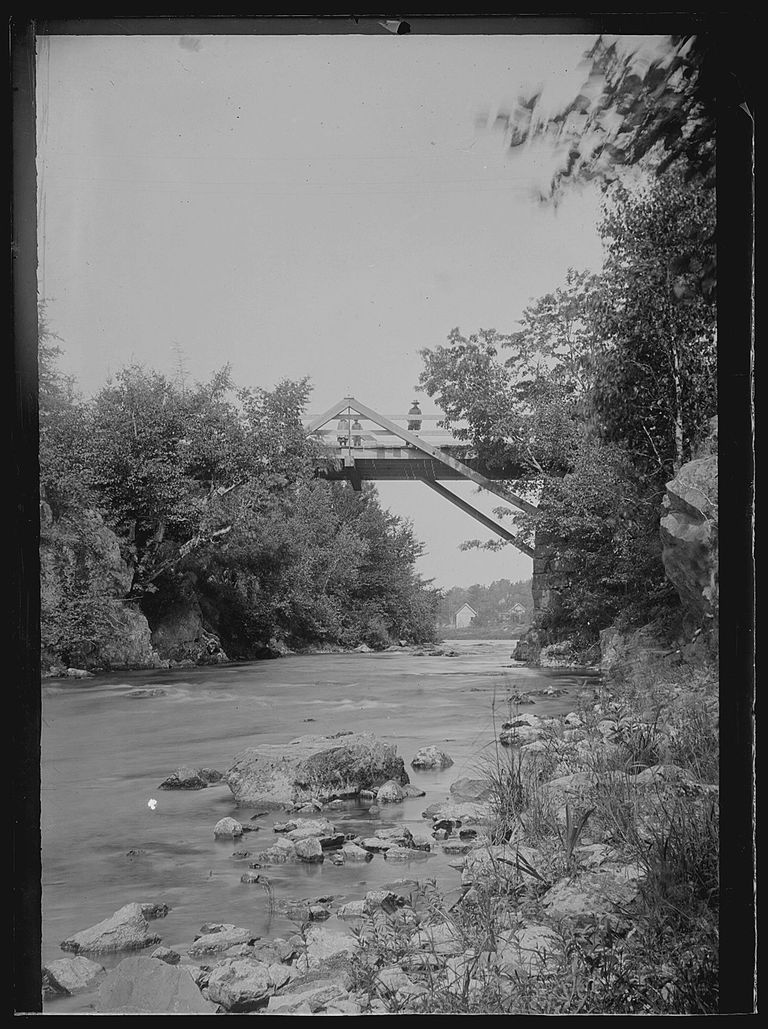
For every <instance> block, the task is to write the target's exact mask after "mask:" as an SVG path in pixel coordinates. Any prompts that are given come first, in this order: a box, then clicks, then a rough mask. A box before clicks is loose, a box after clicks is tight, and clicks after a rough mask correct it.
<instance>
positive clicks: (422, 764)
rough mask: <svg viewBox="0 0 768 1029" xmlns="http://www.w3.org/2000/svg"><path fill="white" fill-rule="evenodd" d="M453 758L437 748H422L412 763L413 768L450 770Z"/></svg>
mask: <svg viewBox="0 0 768 1029" xmlns="http://www.w3.org/2000/svg"><path fill="white" fill-rule="evenodd" d="M452 764H453V758H452V757H451V756H450V755H449V754H446V753H445V751H444V750H438V748H437V747H422V748H421V749H420V750H419V751H418V753H417V754H416V755H415V756H414V758H413V760H412V761H411V768H450V767H451V765H452Z"/></svg>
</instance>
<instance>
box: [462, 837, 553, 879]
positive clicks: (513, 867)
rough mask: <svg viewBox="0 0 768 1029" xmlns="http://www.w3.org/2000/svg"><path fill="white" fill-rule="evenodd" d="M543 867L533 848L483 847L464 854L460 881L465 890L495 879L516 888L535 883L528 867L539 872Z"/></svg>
mask: <svg viewBox="0 0 768 1029" xmlns="http://www.w3.org/2000/svg"><path fill="white" fill-rule="evenodd" d="M542 864H543V859H542V855H541V853H540V852H539V851H538V850H537V849H536V848H535V847H526V846H524V845H522V844H518V843H497V844H485V845H483V846H480V847H477V848H476V849H475V850H472V851H470V853H469V854H467V856H466V858H465V859H464V867H463V869H462V873H461V881H462V884H463V885H465V886H468V885H471V884H472V883H483V882H487V881H488V880H489V879H496V880H500V881H501V882H504V883H507V884H508V885H510V886H517V885H519V884H525V883H531V882H535V881H536V879H535V876H534V875H532V874H531V873H530V872H528V871H527V866H528V865H530V867H531V868H533V869H534V871H538V870H539V868H540V867H541V865H542Z"/></svg>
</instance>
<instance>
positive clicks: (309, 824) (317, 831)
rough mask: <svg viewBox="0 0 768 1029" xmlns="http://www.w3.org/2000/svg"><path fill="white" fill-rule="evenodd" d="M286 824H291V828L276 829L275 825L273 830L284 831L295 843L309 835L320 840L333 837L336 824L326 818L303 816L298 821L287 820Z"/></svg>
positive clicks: (307, 837)
mask: <svg viewBox="0 0 768 1029" xmlns="http://www.w3.org/2000/svg"><path fill="white" fill-rule="evenodd" d="M287 824H288V825H293V826H294V827H293V828H292V829H283V828H282V827H281V828H280V829H278V827H277V826H275V832H285V835H286V838H287V839H289V840H293V842H294V843H297V842H298V841H299V840H306V839H309V838H310V837H312V836H314V837H317V838H318V839H319V840H320V841H321V842H322V840H324V839H335V837H336V835H337V833H336V826H335V825H334V824H333V823H332V822H329V821H328V819H327V818H304V819H302V820H301V821H299V822H295V823H292V822H289V823H287Z"/></svg>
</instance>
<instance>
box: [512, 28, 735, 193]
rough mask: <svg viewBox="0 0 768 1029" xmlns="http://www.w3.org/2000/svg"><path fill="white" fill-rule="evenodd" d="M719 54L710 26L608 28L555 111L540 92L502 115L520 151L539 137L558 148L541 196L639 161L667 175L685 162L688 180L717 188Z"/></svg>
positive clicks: (611, 177)
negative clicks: (657, 30) (699, 30)
mask: <svg viewBox="0 0 768 1029" xmlns="http://www.w3.org/2000/svg"><path fill="white" fill-rule="evenodd" d="M715 61H716V59H715V54H714V53H713V48H712V43H711V40H710V39H709V38H708V37H707V36H706V35H705V34H698V35H690V34H689V35H673V36H666V37H653V36H648V37H643V38H642V39H641V40H639V41H638V37H628V38H622V37H611V36H605V35H601V36H599V37H598V38H597V40H596V41H595V43H594V44H593V45H592V46H591V47H590V49H589V50H588V51H586V52H585V54H584V58H583V60H582V63H581V65H580V69H581V71H582V73H583V74H582V76H581V82H580V85H579V86H578V87H577V88H576V90H574V95H572V96H571V97H569V98H568V99H567V100H565V101H564V102H562V103H561V104H560V106H559V108H558V109H557V110H555V111H549V110H548V109H546V107H545V105H544V101H543V96H542V93H541V92H540V91H538V92H534V93H532V94H530V95H528V96H524V97H521V98H520V99H519V100H518V102H517V104H516V105H515V107H514V108H513V110H512V111H510V112H501V113H500V114H499V116H498V117H497V119H496V121H497V123H500V124H502V125H505V126H506V129H507V143H508V146H509V147H510V148H511V149H512V150H513V151H514V150H516V149H517V148H518V147H521V146H523V145H524V144H526V143H533V142H539V143H545V144H548V145H549V146H550V147H551V151H552V153H553V155H554V156H555V166H554V170H553V172H552V177H551V180H550V182H549V185H548V188H547V190H546V192H545V193H544V194H543V196H542V198H543V199H552V198H556V197H557V196H558V195H559V194H561V193H562V191H563V189H565V188H567V187H568V186H569V185H571V184H576V183H579V182H588V181H592V180H597V181H599V182H600V183H601V184H603V185H610V184H612V183H613V182H615V181H616V179H617V178H618V177H619V174H620V171H621V169H623V168H627V167H630V166H637V165H638V164H640V163H641V162H645V163H646V164H647V165H648V166H650V167H653V169H654V171H655V173H656V174H659V175H662V174H663V173H664V172H665V171H666V169H667V168H668V167H670V166H671V165H673V164H676V163H680V162H682V163H683V164H684V166H685V175H686V179H687V180H689V179H693V178H696V179H699V180H700V181H701V182H702V183H703V184H704V185H705V186H707V187H712V186H713V184H714V172H715V146H714V139H715V131H714V130H715V92H716V90H715V85H716V82H717V81H718V70H717V66H716V63H715Z"/></svg>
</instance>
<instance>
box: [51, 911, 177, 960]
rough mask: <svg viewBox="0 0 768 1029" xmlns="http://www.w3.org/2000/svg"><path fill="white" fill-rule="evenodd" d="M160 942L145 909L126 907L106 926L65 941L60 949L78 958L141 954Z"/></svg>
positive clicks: (115, 914)
mask: <svg viewBox="0 0 768 1029" xmlns="http://www.w3.org/2000/svg"><path fill="white" fill-rule="evenodd" d="M160 942H161V940H160V937H159V936H158V935H157V934H156V933H153V932H152V931H151V930H150V927H149V922H148V921H147V919H146V917H145V915H144V912H143V911H142V905H141V904H126V905H125V906H124V907H121V908H120V910H119V911H116V912H115V913H114V914H113V915H110V917H109V918H105V919H104V921H103V922H99V923H98V924H97V925H92V926H91V927H90V928H89V929H83V930H82V932H79V933H75V935H74V936H70V937H68V938H67V939H66V940H63V941H62V943H61V949H62V950H69V951H73V952H74V953H76V954H80V953H86V954H108V953H111V952H114V951H119V950H141V949H142V948H144V947H150V946H152V945H153V944H155V943H160Z"/></svg>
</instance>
